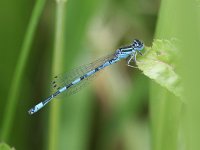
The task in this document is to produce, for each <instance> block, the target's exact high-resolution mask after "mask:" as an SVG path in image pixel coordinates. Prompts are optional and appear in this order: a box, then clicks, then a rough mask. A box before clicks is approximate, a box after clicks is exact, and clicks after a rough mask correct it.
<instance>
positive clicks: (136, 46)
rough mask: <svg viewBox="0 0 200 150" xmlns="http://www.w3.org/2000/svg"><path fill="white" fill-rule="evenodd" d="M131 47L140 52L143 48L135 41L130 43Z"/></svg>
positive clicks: (142, 45) (141, 44)
mask: <svg viewBox="0 0 200 150" xmlns="http://www.w3.org/2000/svg"><path fill="white" fill-rule="evenodd" d="M132 47H133V49H135V50H138V51H141V50H142V49H143V48H144V44H143V43H142V42H141V41H140V40H138V39H135V40H134V41H133V43H132Z"/></svg>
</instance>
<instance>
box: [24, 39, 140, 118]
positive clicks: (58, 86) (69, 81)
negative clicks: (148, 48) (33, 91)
mask: <svg viewBox="0 0 200 150" xmlns="http://www.w3.org/2000/svg"><path fill="white" fill-rule="evenodd" d="M143 48H144V44H143V43H142V42H141V41H140V40H138V39H135V40H134V41H133V43H132V44H131V45H129V46H125V47H122V48H119V49H117V50H116V51H115V52H114V53H113V54H111V55H108V56H106V57H103V58H100V59H98V60H96V61H94V62H92V63H89V64H87V65H83V66H80V67H79V68H77V69H75V70H73V71H72V72H71V73H68V74H61V75H58V76H55V77H54V80H53V81H52V86H53V89H54V92H53V94H52V95H50V96H49V97H48V98H46V99H45V100H44V101H42V102H40V103H38V104H37V105H35V106H34V107H32V108H31V109H30V110H29V111H28V113H29V114H30V115H32V114H34V113H36V112H37V111H38V110H40V109H41V108H43V107H44V106H45V105H46V104H47V103H49V102H50V101H51V100H52V99H53V98H55V97H57V96H58V95H60V94H61V93H64V92H66V93H68V94H69V95H70V94H72V93H75V92H77V91H78V90H79V89H80V88H81V87H83V85H84V83H86V82H87V81H88V80H89V79H91V78H92V77H94V76H95V74H96V73H97V72H99V71H100V70H102V69H104V68H105V67H107V66H110V65H112V64H114V63H116V62H118V61H120V60H122V59H127V60H128V61H127V65H128V66H130V67H134V66H132V65H131V64H130V63H131V62H132V61H133V62H136V56H137V54H138V53H139V54H140V55H142V53H141V50H142V49H143Z"/></svg>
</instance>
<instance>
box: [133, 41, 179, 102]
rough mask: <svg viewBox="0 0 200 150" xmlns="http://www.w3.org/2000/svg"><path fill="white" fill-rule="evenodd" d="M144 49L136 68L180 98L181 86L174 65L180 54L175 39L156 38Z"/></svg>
mask: <svg viewBox="0 0 200 150" xmlns="http://www.w3.org/2000/svg"><path fill="white" fill-rule="evenodd" d="M145 49H146V51H145V53H144V56H142V57H140V58H138V61H137V65H138V68H139V69H140V70H142V72H143V73H144V74H145V75H146V76H148V77H149V78H150V79H153V80H154V81H155V82H157V83H158V84H160V85H161V86H162V87H165V88H166V89H168V90H169V91H170V92H171V93H173V94H174V95H176V96H178V97H179V98H181V97H182V96H181V95H182V94H181V91H182V86H181V82H180V76H179V75H178V74H177V70H176V69H177V68H176V66H175V64H177V63H175V61H177V60H178V59H179V55H180V54H179V50H178V46H177V40H175V39H172V40H160V39H156V40H154V42H153V45H152V47H146V48H145ZM181 99H182V98H181Z"/></svg>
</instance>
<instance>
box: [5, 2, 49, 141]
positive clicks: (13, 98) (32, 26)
mask: <svg viewBox="0 0 200 150" xmlns="http://www.w3.org/2000/svg"><path fill="white" fill-rule="evenodd" d="M45 2H46V0H37V2H36V4H35V6H34V8H33V12H32V15H31V19H30V22H29V24H28V28H27V31H26V33H25V37H24V41H23V43H22V48H21V53H20V55H19V59H18V62H17V65H16V68H15V71H14V74H13V78H12V82H11V87H10V90H9V92H8V101H7V105H6V107H5V113H4V119H3V121H2V122H3V125H2V130H1V133H2V134H1V138H2V139H3V140H7V139H8V138H9V135H10V130H11V127H12V124H13V123H12V122H13V119H14V114H15V111H16V107H17V100H18V97H19V92H20V85H21V81H22V78H23V73H24V69H25V66H26V64H27V63H26V62H27V59H28V56H29V53H30V49H31V45H32V42H33V37H34V34H35V30H36V27H37V24H38V22H39V18H40V16H41V14H42V11H43V8H44V4H45Z"/></svg>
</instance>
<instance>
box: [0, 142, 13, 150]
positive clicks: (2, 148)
mask: <svg viewBox="0 0 200 150" xmlns="http://www.w3.org/2000/svg"><path fill="white" fill-rule="evenodd" d="M0 150H15V149H14V148H11V147H10V146H8V145H7V144H6V143H0Z"/></svg>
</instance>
